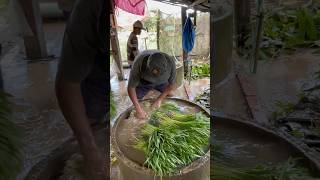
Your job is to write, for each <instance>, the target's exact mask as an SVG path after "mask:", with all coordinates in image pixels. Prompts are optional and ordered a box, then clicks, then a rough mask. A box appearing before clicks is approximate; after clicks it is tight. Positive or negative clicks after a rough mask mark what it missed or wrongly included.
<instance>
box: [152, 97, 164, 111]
mask: <svg viewBox="0 0 320 180" xmlns="http://www.w3.org/2000/svg"><path fill="white" fill-rule="evenodd" d="M161 103H162V100H161V99H157V100H156V101H155V102H154V103H153V104H152V108H155V109H158V108H159V107H160V106H161Z"/></svg>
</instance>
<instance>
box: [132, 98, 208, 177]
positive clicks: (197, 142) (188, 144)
mask: <svg viewBox="0 0 320 180" xmlns="http://www.w3.org/2000/svg"><path fill="white" fill-rule="evenodd" d="M209 124H210V121H209V118H208V117H206V116H205V115H204V114H202V113H197V114H185V113H183V112H181V111H180V109H179V107H178V106H177V105H176V104H173V103H165V104H163V105H162V106H161V107H160V108H159V109H158V110H155V111H154V112H153V113H152V114H151V118H150V121H149V123H148V124H146V125H144V127H143V128H142V130H141V137H140V138H139V139H138V140H137V142H136V145H135V148H137V149H140V150H142V151H143V152H144V153H145V155H146V158H147V160H146V161H145V165H146V166H147V167H148V168H151V169H153V170H154V171H155V173H156V174H157V175H159V176H161V177H162V176H163V175H170V174H172V173H174V172H176V171H177V170H178V169H179V168H181V167H184V166H186V165H188V164H189V163H191V162H193V161H194V160H195V159H197V158H199V157H201V156H202V155H204V154H205V150H206V149H208V148H209V147H208V146H209V135H210V129H209V127H210V125H209Z"/></svg>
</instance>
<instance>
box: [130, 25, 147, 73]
mask: <svg viewBox="0 0 320 180" xmlns="http://www.w3.org/2000/svg"><path fill="white" fill-rule="evenodd" d="M141 29H143V30H145V28H144V27H143V24H142V22H141V21H139V20H138V21H136V22H134V23H133V31H132V32H131V34H130V36H129V38H128V41H127V58H128V62H129V65H130V67H132V64H133V61H134V59H135V57H136V56H137V55H138V53H139V49H138V47H139V44H138V37H137V35H140V34H141Z"/></svg>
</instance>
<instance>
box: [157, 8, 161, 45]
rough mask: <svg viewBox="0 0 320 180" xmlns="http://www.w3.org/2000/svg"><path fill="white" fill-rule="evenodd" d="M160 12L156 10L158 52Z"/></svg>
mask: <svg viewBox="0 0 320 180" xmlns="http://www.w3.org/2000/svg"><path fill="white" fill-rule="evenodd" d="M160 18H161V17H160V10H159V9H157V49H158V50H160V42H159V39H160Z"/></svg>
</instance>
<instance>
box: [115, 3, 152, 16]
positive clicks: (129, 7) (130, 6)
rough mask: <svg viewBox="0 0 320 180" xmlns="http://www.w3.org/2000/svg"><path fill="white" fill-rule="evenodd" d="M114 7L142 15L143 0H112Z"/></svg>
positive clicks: (143, 8) (143, 10) (143, 9)
mask: <svg viewBox="0 0 320 180" xmlns="http://www.w3.org/2000/svg"><path fill="white" fill-rule="evenodd" d="M114 4H115V6H116V7H118V8H120V9H122V10H124V11H126V12H129V13H132V14H136V15H140V16H143V15H144V12H145V6H146V2H145V0H114Z"/></svg>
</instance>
